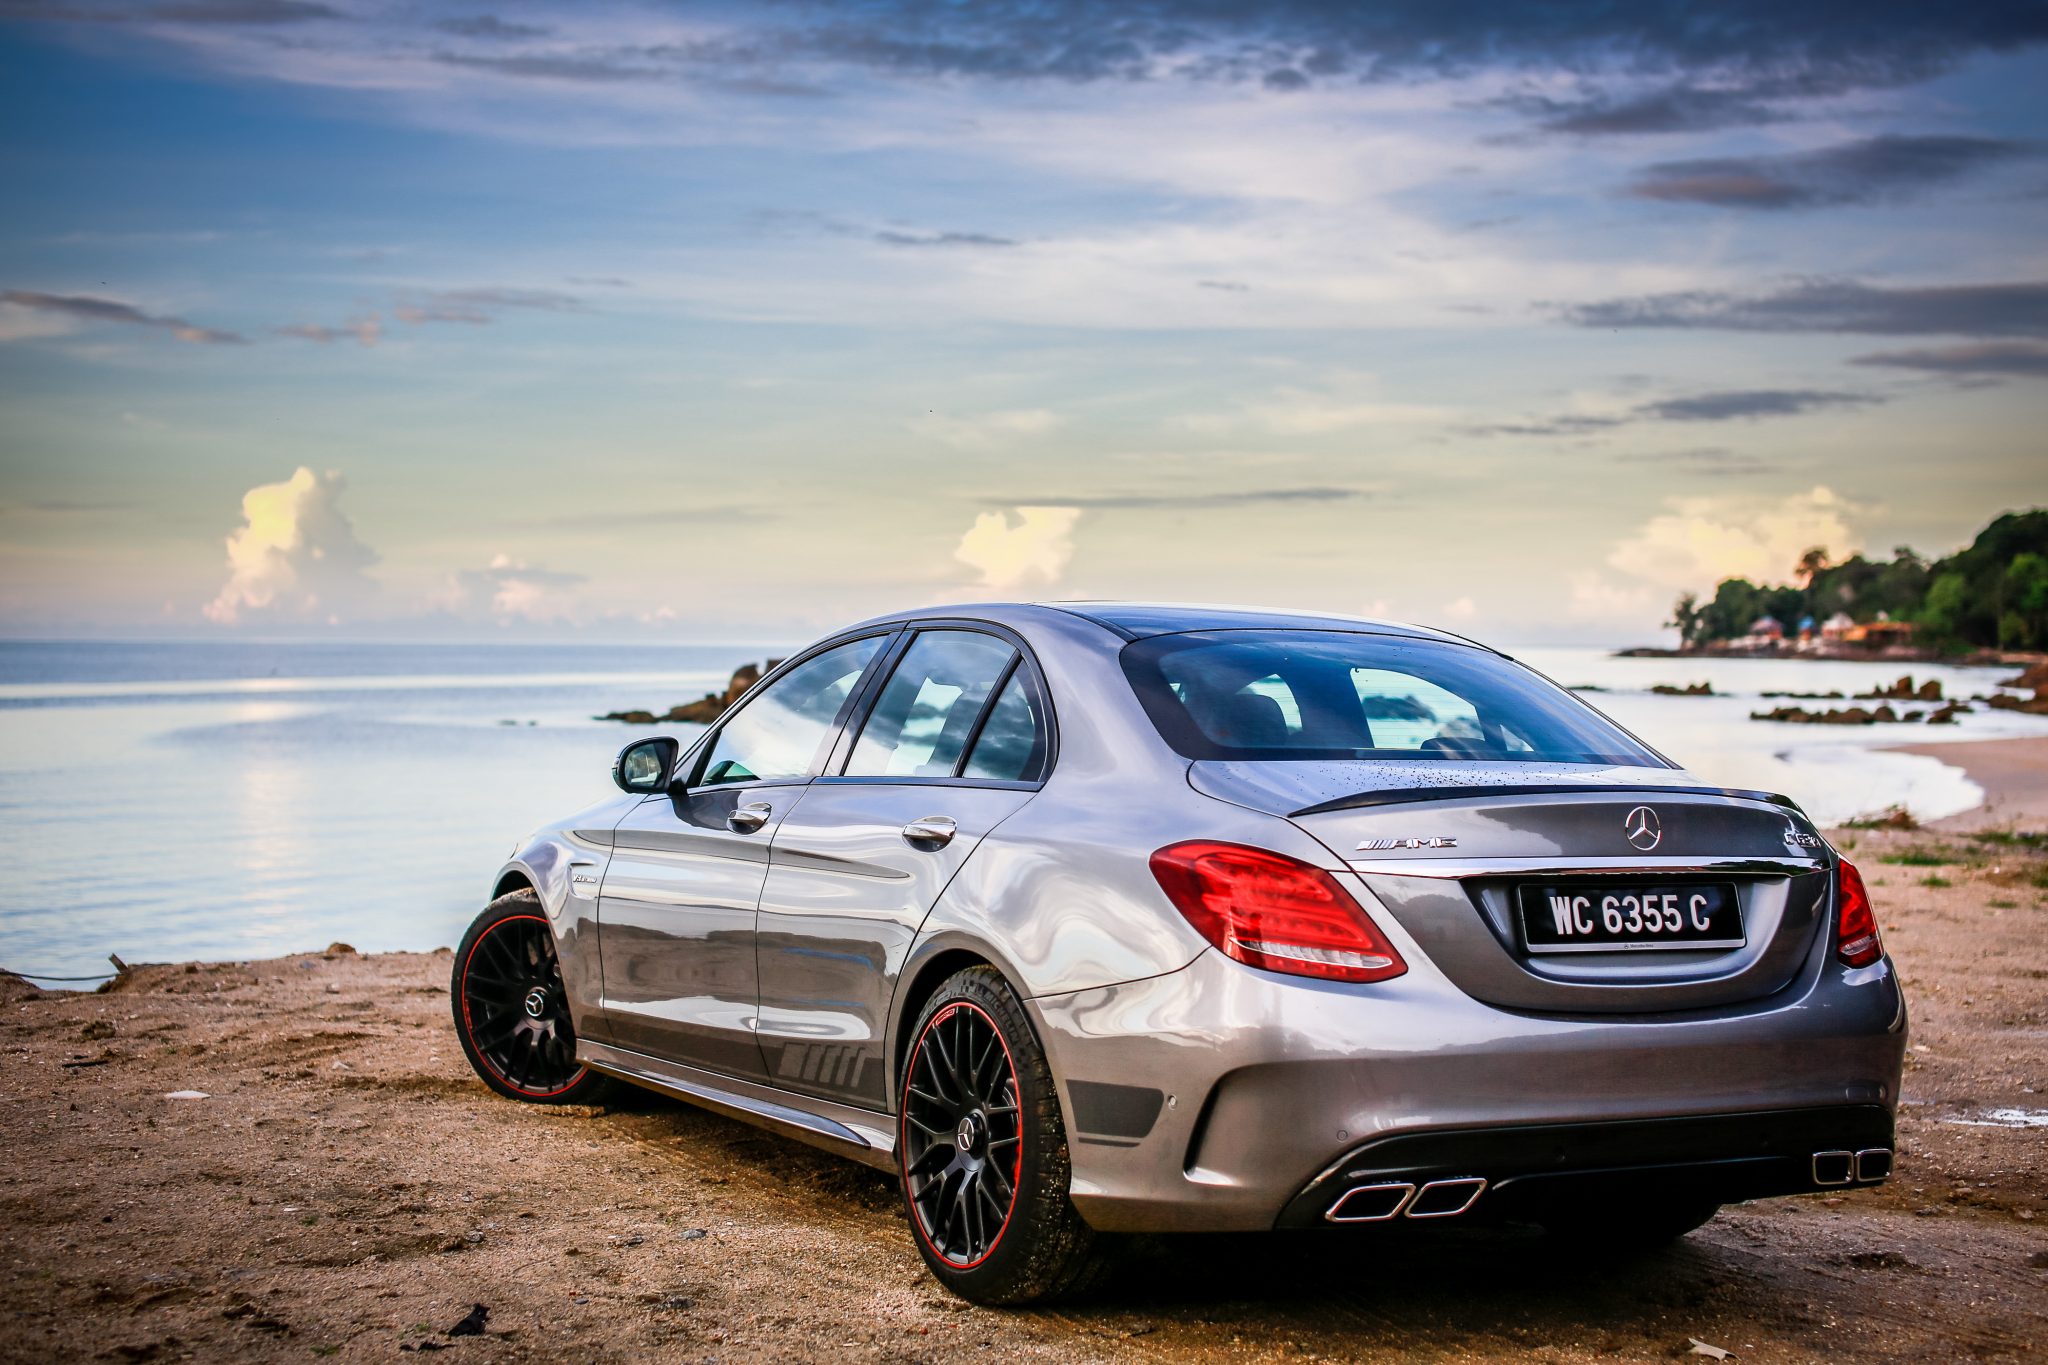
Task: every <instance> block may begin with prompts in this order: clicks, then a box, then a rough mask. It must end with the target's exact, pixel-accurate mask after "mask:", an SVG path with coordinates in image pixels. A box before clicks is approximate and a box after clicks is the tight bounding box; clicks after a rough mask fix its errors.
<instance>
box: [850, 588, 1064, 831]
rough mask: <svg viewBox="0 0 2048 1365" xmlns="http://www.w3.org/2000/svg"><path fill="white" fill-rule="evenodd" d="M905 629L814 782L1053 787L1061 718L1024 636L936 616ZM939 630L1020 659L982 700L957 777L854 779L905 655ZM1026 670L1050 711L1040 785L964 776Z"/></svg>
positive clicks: (862, 694) (1014, 788)
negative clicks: (861, 742)
mask: <svg viewBox="0 0 2048 1365" xmlns="http://www.w3.org/2000/svg"><path fill="white" fill-rule="evenodd" d="M900 625H901V628H902V639H900V640H898V641H897V642H896V644H895V645H894V646H893V647H891V648H890V649H889V650H887V651H885V658H884V661H883V662H884V664H885V666H886V667H885V669H884V671H880V672H877V673H876V674H875V675H874V676H873V677H872V678H868V679H864V680H863V685H862V687H861V688H860V689H858V691H859V694H860V705H859V707H858V709H857V711H856V713H855V714H853V715H849V716H847V717H846V718H845V720H844V722H843V723H842V724H841V726H840V734H839V739H838V741H837V742H836V743H835V744H834V745H833V751H832V755H831V757H830V758H828V759H827V760H826V762H825V765H824V771H822V772H820V773H819V774H818V775H817V776H815V777H814V778H812V779H811V780H812V781H814V782H821V783H830V784H831V785H833V786H868V787H989V788H993V789H995V790H998V791H1032V792H1035V791H1038V790H1040V789H1042V788H1043V787H1044V786H1045V784H1046V783H1047V782H1049V781H1051V780H1052V775H1053V772H1054V771H1055V770H1056V768H1057V767H1058V764H1059V757H1060V738H1059V736H1060V731H1059V718H1058V716H1057V715H1056V714H1055V712H1054V710H1053V700H1052V688H1051V687H1050V686H1048V685H1047V683H1046V679H1045V670H1044V669H1043V668H1041V667H1040V666H1039V663H1038V656H1037V655H1036V654H1034V653H1033V652H1032V649H1031V646H1030V645H1029V644H1027V643H1026V642H1025V640H1024V637H1023V636H1021V635H1019V634H1017V632H1016V631H1014V630H1011V629H1010V628H1008V627H1007V626H1000V625H997V624H996V623H995V622H993V621H976V620H972V619H968V618H957V619H956V618H953V617H943V618H940V617H934V618H929V619H920V620H916V621H907V622H902V623H900ZM936 630H945V631H965V632H969V633H971V634H976V635H990V636H994V637H995V638H996V639H998V640H1001V641H1002V642H1003V643H1004V644H1006V645H1008V646H1010V648H1012V649H1014V650H1015V651H1016V652H1017V657H1016V658H1015V659H1013V660H1011V662H1010V664H1009V666H1008V667H1007V668H1005V669H1004V670H1003V673H1002V675H1001V676H1000V677H999V678H997V680H996V685H995V686H994V687H993V688H991V689H990V690H989V694H988V696H987V697H986V698H985V699H984V700H983V701H982V705H981V714H979V715H978V716H976V717H975V718H974V728H973V730H972V731H970V732H969V734H968V738H967V743H966V744H964V745H962V746H961V749H960V758H959V760H958V762H956V763H955V764H954V771H953V773H952V775H951V776H947V777H909V776H890V775H887V774H883V775H881V776H873V777H870V776H865V775H854V774H849V773H848V772H847V771H846V765H847V764H848V763H850V762H852V761H853V748H854V745H855V743H856V742H857V741H858V739H859V736H860V732H861V730H862V729H863V728H864V727H865V726H866V725H867V722H868V716H869V714H870V713H871V712H872V711H873V710H874V708H875V705H876V704H877V703H878V702H879V701H880V700H881V696H882V688H883V686H884V684H885V683H886V682H887V680H888V678H889V675H890V674H892V673H894V672H895V671H896V665H897V664H898V663H899V662H901V660H902V656H903V655H905V654H907V653H909V652H910V647H911V645H912V644H914V643H915V642H916V640H917V637H918V636H920V635H923V634H925V633H927V632H928V631H936ZM1025 667H1028V668H1029V669H1030V670H1031V673H1030V682H1031V685H1032V686H1034V687H1035V688H1036V689H1037V691H1038V695H1039V698H1040V699H1041V701H1042V703H1043V712H1044V714H1043V717H1042V719H1043V723H1044V725H1045V764H1044V766H1043V767H1042V768H1041V769H1040V771H1039V775H1038V778H1037V780H1036V781H1032V782H1016V781H1010V780H1007V779H1004V778H997V777H965V776H962V774H961V770H962V769H963V768H964V767H965V766H966V763H967V760H968V758H969V756H971V755H972V754H973V753H974V745H975V742H976V741H978V740H979V739H980V738H981V731H982V727H983V726H985V725H986V724H987V723H988V718H989V714H990V712H992V711H993V710H994V709H995V704H996V702H997V700H998V699H999V698H1000V697H1001V696H1002V691H1003V688H1004V687H1006V686H1008V685H1009V681H1010V679H1011V678H1012V677H1013V676H1015V674H1016V671H1017V670H1018V669H1019V668H1025Z"/></svg>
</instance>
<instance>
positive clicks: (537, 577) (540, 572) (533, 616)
mask: <svg viewBox="0 0 2048 1365" xmlns="http://www.w3.org/2000/svg"><path fill="white" fill-rule="evenodd" d="M581 582H583V575H582V574H578V573H566V572H563V571H561V570H559V569H546V568H542V567H540V566H539V565H537V564H528V563H526V562H525V561H524V560H518V559H514V558H512V557H511V556H510V555H504V554H500V555H494V556H492V558H491V562H490V564H489V565H487V566H486V567H484V568H481V569H464V570H461V571H459V572H458V573H457V574H456V575H455V578H454V581H453V583H452V585H451V588H450V592H449V596H448V599H447V601H446V603H445V605H446V606H447V608H448V609H449V610H450V611H452V612H453V613H454V614H455V615H458V616H465V617H488V618H489V619H491V620H493V621H496V622H498V623H499V624H501V625H507V624H510V623H512V622H514V621H566V620H568V619H570V618H571V617H572V616H573V615H575V612H576V607H577V603H576V600H575V597H574V596H573V594H571V593H570V592H569V589H571V588H574V587H575V586H576V585H577V584H579V583H581Z"/></svg>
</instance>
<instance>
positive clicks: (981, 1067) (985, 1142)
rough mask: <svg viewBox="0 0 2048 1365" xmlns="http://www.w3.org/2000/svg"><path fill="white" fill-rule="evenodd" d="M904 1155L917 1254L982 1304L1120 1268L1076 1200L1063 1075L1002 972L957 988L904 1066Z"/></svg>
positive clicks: (977, 975) (1068, 1287) (959, 980)
mask: <svg viewBox="0 0 2048 1365" xmlns="http://www.w3.org/2000/svg"><path fill="white" fill-rule="evenodd" d="M897 1115H898V1118H897V1129H896V1152H897V1157H898V1159H899V1161H900V1163H901V1164H900V1170H901V1173H902V1180H903V1203H904V1211H905V1213H906V1214H907V1215H908V1216H909V1219H910V1224H911V1229H912V1231H913V1232H914V1233H915V1234H916V1238H917V1250H918V1254H919V1255H920V1256H922V1257H923V1258H924V1263H925V1265H926V1267H927V1268H929V1269H930V1270H931V1272H932V1274H933V1275H934V1276H935V1277H937V1279H938V1280H939V1282H940V1283H941V1284H944V1285H945V1286H946V1287H947V1288H948V1289H951V1290H952V1291H953V1292H954V1293H956V1294H958V1295H960V1296H961V1297H962V1298H964V1299H968V1300H970V1301H972V1302H974V1303H983V1304H1008V1303H1027V1302H1030V1301H1033V1300H1042V1299H1048V1298H1055V1297H1058V1296H1060V1295H1063V1294H1070V1293H1073V1292H1075V1291H1078V1290H1080V1289H1082V1288H1083V1287H1085V1286H1086V1285H1087V1284H1088V1283H1090V1282H1091V1281H1092V1280H1094V1278H1095V1277H1096V1273H1097V1272H1098V1271H1099V1270H1100V1269H1101V1268H1102V1267H1103V1266H1104V1265H1105V1264H1106V1263H1107V1262H1106V1258H1105V1257H1104V1256H1103V1254H1102V1252H1103V1251H1104V1249H1105V1246H1106V1239H1105V1238H1102V1237H1100V1236H1098V1235H1097V1234H1096V1232H1095V1231H1094V1230H1093V1229H1091V1228H1090V1227H1089V1226H1088V1225H1087V1224H1086V1223H1085V1222H1083V1221H1082V1220H1081V1215H1080V1212H1079V1211H1078V1210H1077V1209H1075V1207H1074V1201H1073V1200H1072V1199H1071V1198H1069V1197H1068V1186H1069V1185H1070V1183H1071V1179H1072V1177H1071V1167H1070V1164H1069V1160H1068V1155H1067V1139H1066V1124H1065V1121H1064V1120H1063V1119H1062V1118H1061V1115H1060V1102H1059V1092H1058V1089H1057V1087H1056V1086H1055V1085H1054V1083H1053V1075H1052V1068H1051V1066H1050V1065H1048V1063H1047V1062H1046V1058H1045V1053H1044V1051H1043V1049H1041V1048H1040V1047H1039V1044H1038V1039H1037V1037H1036V1036H1035V1035H1034V1034H1033V1032H1032V1030H1031V1021H1030V1019H1029V1017H1028V1016H1027V1015H1026V1014H1025V1013H1024V1007H1023V1005H1022V1004H1021V1003H1019V1002H1018V999H1017V995H1016V993H1015V992H1014V991H1012V990H1011V989H1010V987H1009V984H1008V983H1007V982H1006V981H1004V980H1003V977H1002V974H1001V973H999V972H998V971H996V970H995V969H994V968H993V967H986V966H977V967H969V968H967V969H965V970H964V971H960V972H956V973H955V974H954V975H953V976H951V977H949V978H947V980H946V981H945V982H944V983H942V984H941V985H940V986H939V988H938V990H937V991H935V992H934V993H933V994H932V996H931V997H930V999H928V1000H927V1001H926V1002H925V1005H924V1008H923V1009H922V1010H921V1011H920V1012H919V1015H918V1019H917V1023H916V1025H915V1026H914V1028H913V1029H912V1030H911V1033H910V1045H909V1048H908V1050H907V1051H906V1053H905V1055H904V1058H903V1070H902V1091H901V1104H900V1107H899V1108H898V1110H897Z"/></svg>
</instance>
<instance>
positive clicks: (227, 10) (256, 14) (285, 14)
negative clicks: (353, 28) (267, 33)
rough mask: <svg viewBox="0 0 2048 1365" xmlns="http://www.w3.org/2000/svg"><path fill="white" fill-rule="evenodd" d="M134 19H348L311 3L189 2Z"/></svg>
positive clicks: (268, 0)
mask: <svg viewBox="0 0 2048 1365" xmlns="http://www.w3.org/2000/svg"><path fill="white" fill-rule="evenodd" d="M133 17H135V18H138V19H144V20H149V21H156V22H169V23H174V24H228V25H238V24H301V23H305V22H306V21H307V20H309V19H346V18H348V16H347V15H346V14H343V13H342V12H341V11H340V10H337V9H334V8H332V7H330V6H327V5H319V4H313V3H310V0H186V2H185V3H182V4H171V5H156V6H153V7H151V8H148V9H145V10H143V11H142V12H141V13H140V14H137V15H134V16H133Z"/></svg>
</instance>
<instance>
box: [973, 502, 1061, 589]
mask: <svg viewBox="0 0 2048 1365" xmlns="http://www.w3.org/2000/svg"><path fill="white" fill-rule="evenodd" d="M1015 511H1016V514H1017V522H1016V524H1015V525H1012V524H1011V522H1010V517H1009V514H1008V513H1006V512H983V513H981V514H980V515H978V516H976V517H975V519H974V525H972V526H970V527H969V528H968V529H967V533H966V534H965V535H963V536H961V537H960V544H959V546H958V547H957V548H956V549H955V550H954V551H953V558H955V559H957V560H959V561H960V562H961V563H962V564H965V565H967V567H969V568H970V569H973V570H974V571H975V573H977V574H978V575H980V583H981V585H982V586H983V587H986V588H991V589H994V590H995V591H998V592H1008V591H1010V590H1011V589H1014V588H1018V587H1021V586H1023V585H1024V584H1027V583H1042V584H1053V583H1057V582H1059V580H1060V575H1062V574H1064V573H1065V572H1066V569H1067V563H1068V561H1069V560H1071V559H1072V558H1073V557H1074V525H1075V523H1076V522H1078V521H1080V519H1081V509H1080V508H1078V507H1019V508H1016V509H1015Z"/></svg>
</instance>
